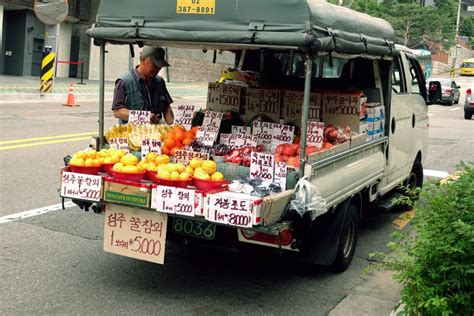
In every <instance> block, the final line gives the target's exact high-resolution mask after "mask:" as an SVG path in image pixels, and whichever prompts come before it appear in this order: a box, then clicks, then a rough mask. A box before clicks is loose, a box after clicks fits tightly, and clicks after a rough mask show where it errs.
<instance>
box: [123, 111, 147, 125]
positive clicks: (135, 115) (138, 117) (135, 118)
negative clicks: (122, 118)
mask: <svg viewBox="0 0 474 316" xmlns="http://www.w3.org/2000/svg"><path fill="white" fill-rule="evenodd" d="M128 122H129V123H130V124H134V125H150V122H151V112H150V111H137V110H130V111H129V112H128Z"/></svg>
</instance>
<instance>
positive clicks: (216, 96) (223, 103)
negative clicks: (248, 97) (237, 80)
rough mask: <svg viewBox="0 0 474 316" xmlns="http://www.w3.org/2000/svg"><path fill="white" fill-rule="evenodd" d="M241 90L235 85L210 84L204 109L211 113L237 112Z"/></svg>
mask: <svg viewBox="0 0 474 316" xmlns="http://www.w3.org/2000/svg"><path fill="white" fill-rule="evenodd" d="M241 90H242V88H241V87H240V86H237V85H229V84H224V83H214V82H210V83H209V86H208V90H207V105H206V108H207V109H209V110H212V111H220V112H224V111H235V112H239V108H240V95H241Z"/></svg>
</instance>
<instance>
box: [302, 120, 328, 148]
mask: <svg viewBox="0 0 474 316" xmlns="http://www.w3.org/2000/svg"><path fill="white" fill-rule="evenodd" d="M323 132H324V123H322V122H314V121H309V122H308V129H307V132H306V135H307V137H306V144H308V145H310V146H316V147H318V148H321V147H323Z"/></svg>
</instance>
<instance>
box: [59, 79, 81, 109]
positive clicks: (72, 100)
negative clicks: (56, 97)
mask: <svg viewBox="0 0 474 316" xmlns="http://www.w3.org/2000/svg"><path fill="white" fill-rule="evenodd" d="M63 105H64V106H79V104H76V98H75V97H74V84H73V83H72V82H71V85H70V86H69V91H68V94H67V101H66V104H63Z"/></svg>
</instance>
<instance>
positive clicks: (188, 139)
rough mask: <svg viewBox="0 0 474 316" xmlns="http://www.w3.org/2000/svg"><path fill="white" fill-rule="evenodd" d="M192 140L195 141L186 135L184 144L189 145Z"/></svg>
mask: <svg viewBox="0 0 474 316" xmlns="http://www.w3.org/2000/svg"><path fill="white" fill-rule="evenodd" d="M192 142H193V139H192V138H191V137H186V138H185V139H183V145H185V146H188V145H189V144H191V143H192Z"/></svg>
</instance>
